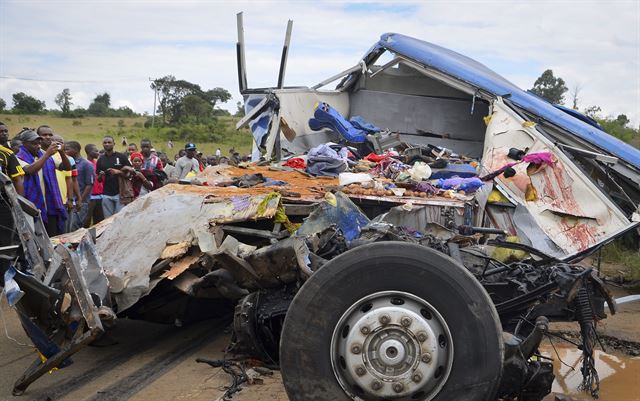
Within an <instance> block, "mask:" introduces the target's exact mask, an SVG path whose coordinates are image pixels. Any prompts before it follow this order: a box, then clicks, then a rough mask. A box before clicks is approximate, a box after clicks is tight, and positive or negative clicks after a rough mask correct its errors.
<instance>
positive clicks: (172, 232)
mask: <svg viewBox="0 0 640 401" xmlns="http://www.w3.org/2000/svg"><path fill="white" fill-rule="evenodd" d="M241 22H242V17H241V15H239V30H238V32H239V41H238V60H239V63H238V67H239V68H238V75H239V81H240V89H241V92H242V94H243V95H244V96H245V99H246V105H245V109H246V112H247V113H246V116H245V118H244V119H243V120H242V121H240V122H239V125H243V124H248V125H249V127H250V129H251V132H252V135H253V136H254V142H255V144H254V152H253V157H254V163H247V164H241V165H239V166H226V165H220V166H211V167H208V168H207V169H206V170H205V171H204V172H203V173H202V174H201V175H200V176H199V177H198V182H207V184H208V185H207V186H199V185H178V184H170V185H166V186H164V187H163V188H160V189H158V190H156V191H153V192H151V193H149V194H148V195H146V196H144V197H141V198H139V199H137V200H136V201H134V202H132V203H131V204H129V205H127V206H126V207H125V208H124V209H123V210H122V212H121V213H119V214H117V215H115V216H113V217H112V218H110V219H107V220H105V221H104V222H102V223H100V224H98V225H96V226H94V227H92V228H91V229H89V230H84V229H83V230H79V231H77V232H74V233H69V234H66V235H63V236H59V237H56V238H53V239H49V238H48V237H47V235H46V232H45V231H44V229H43V227H42V223H41V221H40V219H39V215H38V211H37V209H35V208H34V207H33V205H30V203H29V202H28V201H26V200H25V199H23V198H21V197H19V196H18V195H17V194H16V193H15V190H14V189H13V187H12V186H11V182H10V181H9V180H8V179H7V178H6V176H1V177H2V180H1V183H2V198H3V200H5V201H6V202H7V203H8V205H10V207H11V210H12V215H13V218H14V227H15V235H16V244H15V245H14V246H11V247H7V248H6V249H3V254H6V257H4V259H8V260H10V262H11V267H10V268H9V269H8V270H7V273H5V276H4V277H5V286H6V288H7V290H6V292H7V295H8V299H9V301H10V303H11V305H13V306H14V307H15V309H16V311H17V313H18V316H19V317H20V320H21V322H22V324H23V327H24V329H25V331H26V332H27V334H28V335H29V336H30V338H31V339H32V341H33V342H34V345H35V346H36V347H37V349H38V351H39V352H40V354H41V358H39V359H38V360H37V361H36V362H35V363H34V365H33V366H32V367H31V368H30V369H29V370H27V371H26V372H25V374H24V375H23V376H22V377H21V378H19V379H18V381H17V382H16V384H15V387H14V394H21V393H23V392H24V391H25V390H26V389H27V387H28V386H29V384H30V383H32V382H33V381H34V380H36V379H37V378H38V377H39V376H41V375H42V374H44V373H45V372H47V371H49V370H51V369H52V368H53V367H64V366H66V365H67V364H69V363H71V358H70V356H71V355H72V354H73V353H75V352H77V351H78V350H79V349H81V347H82V346H84V345H86V344H88V343H90V342H91V341H93V340H94V339H95V338H97V337H99V336H100V335H101V334H102V333H103V332H104V330H105V328H106V327H108V326H110V325H112V324H115V323H117V319H118V318H124V317H128V318H134V319H145V320H151V321H157V322H164V323H170V324H183V323H187V322H189V321H193V320H198V319H204V318H207V317H211V316H223V315H224V314H225V313H232V314H233V338H232V344H231V349H233V350H234V351H235V352H237V353H241V354H246V355H250V356H253V357H257V358H260V359H261V360H263V361H265V362H266V363H268V364H278V365H279V366H280V369H281V370H282V375H283V380H284V385H285V388H286V391H287V394H288V396H289V398H290V399H291V400H296V401H297V400H322V401H327V400H386V399H398V400H453V399H455V400H486V399H507V400H508V399H518V400H531V401H533V400H541V399H542V398H544V396H545V395H547V394H548V393H549V392H550V389H551V383H552V382H553V380H554V375H553V370H552V366H551V363H550V362H548V361H546V360H545V359H543V358H541V357H540V356H539V354H538V351H537V348H538V345H539V344H540V341H541V340H542V338H543V337H544V336H545V335H547V334H548V330H549V322H551V321H576V322H578V324H579V325H580V329H581V334H582V341H581V348H582V351H583V356H584V360H583V365H582V368H581V372H582V374H583V383H582V385H583V387H584V388H585V390H586V391H588V392H590V393H591V394H594V395H595V394H597V391H598V376H597V371H596V370H595V367H594V365H593V349H594V347H595V346H596V344H597V341H598V339H597V333H596V330H595V326H596V324H597V322H598V321H599V320H601V319H604V318H605V317H606V313H605V304H606V305H608V307H609V309H610V311H611V313H615V300H613V299H612V298H611V296H610V295H609V293H608V292H607V290H606V288H605V287H604V285H603V283H602V281H601V280H600V279H599V278H598V276H597V274H595V272H594V271H593V269H591V268H589V267H586V266H581V265H579V264H577V263H578V262H579V261H580V260H581V259H583V258H584V257H586V256H588V255H589V254H591V253H593V252H595V251H596V250H597V249H598V248H599V247H601V246H602V245H604V244H606V243H608V242H610V241H612V240H613V239H615V238H618V237H620V236H621V235H623V234H624V233H626V232H629V231H632V230H634V229H635V228H636V227H637V226H638V214H637V213H638V204H639V203H640V188H639V184H638V183H639V182H640V180H639V179H638V173H639V172H640V152H639V151H638V150H636V149H634V148H632V147H630V146H629V145H627V144H624V143H622V142H620V141H618V140H617V139H615V138H612V137H610V136H609V135H607V134H606V133H604V132H602V131H601V130H599V129H598V128H597V127H595V126H594V125H591V124H589V123H588V121H587V122H585V121H582V120H580V119H577V118H576V117H574V116H572V115H570V114H567V113H566V112H565V111H563V110H561V109H558V108H556V107H554V106H553V105H551V104H549V103H547V102H545V101H544V100H541V99H539V98H537V97H535V96H534V95H532V94H530V93H527V92H524V91H522V90H520V89H519V88H517V87H515V86H514V85H513V84H511V83H509V82H508V81H506V80H505V79H504V78H502V77H500V76H498V75H497V74H495V73H494V72H492V71H491V70H489V69H488V68H486V67H485V66H483V65H481V64H479V63H477V62H475V61H473V60H471V59H469V58H466V57H464V56H462V55H460V54H457V53H455V52H453V51H450V50H447V49H444V48H441V47H439V46H436V45H433V44H430V43H427V42H424V41H421V40H418V39H414V38H410V37H407V36H403V35H399V34H385V35H382V37H381V39H380V40H379V41H378V42H377V43H376V44H375V45H374V46H373V47H372V48H371V49H370V50H369V51H368V52H367V53H366V54H365V56H364V57H363V58H362V59H361V60H359V61H358V63H357V64H356V66H354V67H353V68H351V69H349V70H347V71H345V72H343V73H340V74H337V75H335V76H333V77H331V78H329V79H327V80H326V81H324V82H321V83H320V84H318V85H316V86H314V87H295V88H287V87H284V85H283V82H284V79H283V78H284V72H285V70H286V58H287V54H288V47H289V38H290V33H291V23H290V25H289V29H288V30H287V39H286V40H285V49H284V51H283V59H282V60H283V63H282V65H281V69H280V72H281V73H280V77H279V79H278V85H277V87H275V88H265V89H250V88H248V87H247V84H246V73H245V60H244V40H243V34H242V29H243V28H242V23H241ZM335 81H338V83H337V86H336V87H335V88H334V89H330V90H325V89H322V88H323V87H324V86H326V85H328V84H329V83H332V82H335ZM356 116H358V117H359V118H355V117H356ZM377 127H382V129H380V128H377ZM334 154H335V155H334ZM437 177H440V178H437ZM440 180H442V181H440ZM447 180H453V181H447ZM193 184H195V182H194V183H193ZM176 222H179V224H176ZM149 227H153V230H149ZM141 234H143V235H141ZM140 237H144V239H145V240H144V245H141V246H136V247H131V244H132V243H134V242H135V240H137V239H139V238H140Z"/></svg>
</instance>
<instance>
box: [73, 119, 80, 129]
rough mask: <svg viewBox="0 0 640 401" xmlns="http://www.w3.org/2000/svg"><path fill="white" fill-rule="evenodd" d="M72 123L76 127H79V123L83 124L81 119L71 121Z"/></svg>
mask: <svg viewBox="0 0 640 401" xmlns="http://www.w3.org/2000/svg"><path fill="white" fill-rule="evenodd" d="M71 125H73V126H74V127H77V126H79V125H82V121H80V120H73V122H72V123H71Z"/></svg>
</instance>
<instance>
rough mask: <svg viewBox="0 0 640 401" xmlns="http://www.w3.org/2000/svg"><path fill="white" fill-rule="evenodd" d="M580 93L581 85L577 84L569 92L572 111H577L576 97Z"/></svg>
mask: <svg viewBox="0 0 640 401" xmlns="http://www.w3.org/2000/svg"><path fill="white" fill-rule="evenodd" d="M580 91H582V85H580V84H579V83H577V84H575V85H574V86H573V89H572V90H571V104H572V105H571V108H572V109H574V110H578V95H579V94H580Z"/></svg>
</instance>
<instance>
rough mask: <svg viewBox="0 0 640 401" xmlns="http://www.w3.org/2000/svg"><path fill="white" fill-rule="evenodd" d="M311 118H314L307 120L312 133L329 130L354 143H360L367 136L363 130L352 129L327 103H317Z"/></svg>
mask: <svg viewBox="0 0 640 401" xmlns="http://www.w3.org/2000/svg"><path fill="white" fill-rule="evenodd" d="M313 116H314V118H311V119H310V120H309V128H311V129H312V130H314V131H319V130H321V129H323V128H329V129H331V130H333V131H336V132H337V133H339V134H340V135H341V136H342V137H343V138H344V139H346V140H347V141H349V142H354V143H362V142H364V141H365V140H366V139H367V134H366V133H365V132H364V131H363V130H360V129H358V128H356V127H354V126H353V125H352V124H351V123H350V122H349V121H347V120H346V119H345V118H344V117H343V116H342V114H340V112H338V110H336V109H334V108H333V107H331V106H330V105H329V104H328V103H325V102H320V103H318V104H317V105H316V109H315V111H314V112H313Z"/></svg>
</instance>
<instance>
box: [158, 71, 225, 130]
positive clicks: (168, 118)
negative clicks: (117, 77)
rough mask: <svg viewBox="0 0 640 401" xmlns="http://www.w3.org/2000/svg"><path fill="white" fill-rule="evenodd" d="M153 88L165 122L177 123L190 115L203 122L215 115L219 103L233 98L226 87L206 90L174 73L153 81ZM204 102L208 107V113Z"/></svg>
mask: <svg viewBox="0 0 640 401" xmlns="http://www.w3.org/2000/svg"><path fill="white" fill-rule="evenodd" d="M151 89H153V90H155V91H156V93H157V94H158V110H157V111H158V112H159V113H161V114H162V121H163V122H164V123H167V122H169V123H172V124H175V123H179V122H181V121H183V120H184V119H188V118H190V117H196V118H197V119H198V120H199V121H201V122H202V121H203V120H202V119H203V118H211V117H212V116H213V115H214V113H215V106H216V105H217V104H218V103H224V102H226V101H228V100H229V99H231V94H230V93H229V92H228V91H227V90H226V89H224V88H214V89H210V90H207V91H204V90H202V88H201V87H200V85H197V84H194V83H191V82H189V81H185V80H181V79H176V77H174V76H173V75H167V76H165V77H162V78H159V79H156V80H154V81H153V82H151ZM195 97H197V98H198V99H199V100H198V99H195ZM185 101H186V103H185ZM203 102H204V103H203ZM204 104H206V105H207V109H208V110H207V112H206V113H205V112H204Z"/></svg>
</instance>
